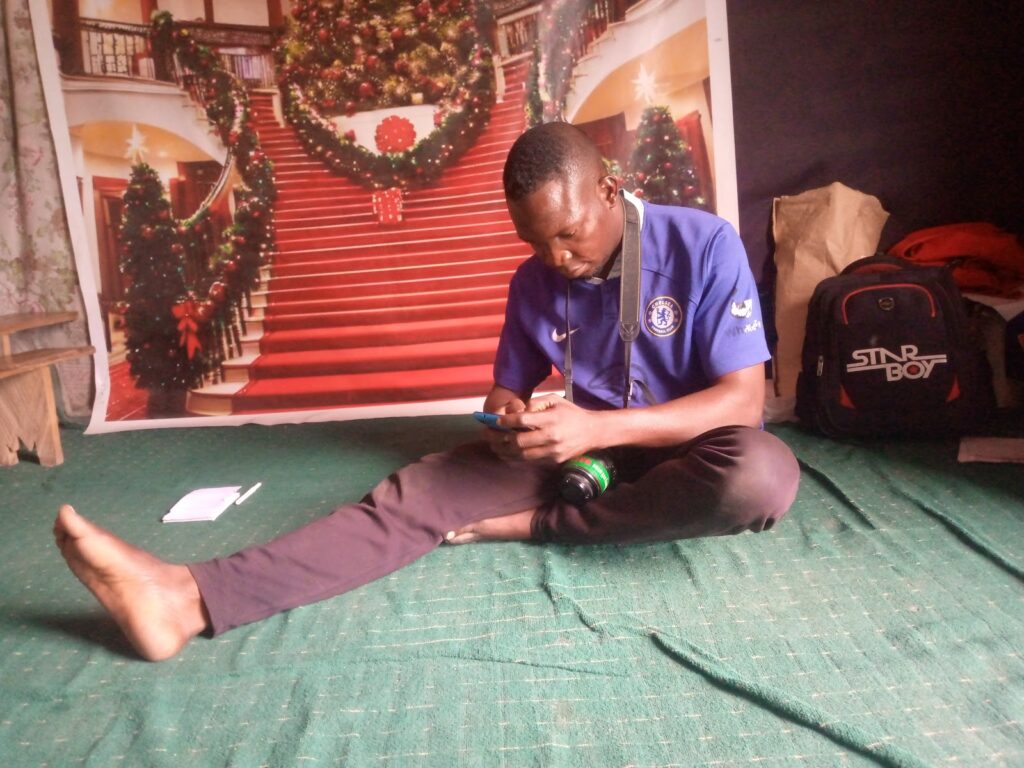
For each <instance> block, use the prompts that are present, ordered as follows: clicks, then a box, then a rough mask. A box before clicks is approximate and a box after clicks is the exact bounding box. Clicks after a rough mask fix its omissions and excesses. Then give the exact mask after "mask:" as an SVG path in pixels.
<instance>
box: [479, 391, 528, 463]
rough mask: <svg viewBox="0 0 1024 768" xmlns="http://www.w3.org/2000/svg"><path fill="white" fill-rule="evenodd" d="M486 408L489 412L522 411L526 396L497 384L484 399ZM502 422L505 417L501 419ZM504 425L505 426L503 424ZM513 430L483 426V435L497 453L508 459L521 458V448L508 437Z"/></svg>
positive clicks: (510, 412) (524, 407) (502, 413)
mask: <svg viewBox="0 0 1024 768" xmlns="http://www.w3.org/2000/svg"><path fill="white" fill-rule="evenodd" d="M484 410H485V411H487V412H488V413H497V414H499V415H502V416H504V415H505V414H512V413H522V412H523V411H525V410H526V398H524V397H522V396H520V395H518V394H516V393H515V392H513V391H512V390H510V389H505V388H504V387H500V386H497V385H495V386H494V388H493V389H492V390H491V393H490V394H489V395H488V396H487V399H486V400H485V401H484ZM501 421H502V422H503V421H504V419H502V420H501ZM502 426H505V425H504V424H502ZM511 434H512V433H511V432H503V431H501V430H498V429H492V428H490V427H484V428H483V437H484V440H486V441H487V444H488V445H490V447H491V450H492V451H494V453H495V455H497V456H498V457H499V458H501V459H504V460H506V461H515V460H518V459H521V458H522V456H520V454H519V450H518V448H517V447H516V445H515V444H514V443H513V442H512V440H511V439H507V438H508V436H509V435H511Z"/></svg>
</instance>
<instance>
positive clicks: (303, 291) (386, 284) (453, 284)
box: [253, 270, 511, 307]
mask: <svg viewBox="0 0 1024 768" xmlns="http://www.w3.org/2000/svg"><path fill="white" fill-rule="evenodd" d="M510 277H511V272H509V271H507V270H501V271H497V272H484V273H481V274H478V275H461V274H460V275H453V276H450V277H431V278H427V279H425V280H383V281H376V282H369V283H357V284H352V283H344V284H341V285H336V286H322V287H316V288H293V289H287V290H282V289H278V290H275V291H274V292H273V294H269V293H264V294H260V293H254V294H253V302H254V303H256V302H261V301H262V302H263V303H262V306H265V307H275V306H277V304H278V302H281V303H288V302H290V301H318V300H330V301H341V300H345V299H350V298H356V297H360V296H377V295H380V294H381V293H382V292H385V291H387V292H388V295H390V296H392V297H399V296H402V295H404V294H406V293H417V292H419V291H424V290H430V289H442V290H453V291H454V290H458V291H470V292H473V291H477V290H481V289H487V288H493V287H496V286H497V287H500V288H503V289H507V288H508V283H509V278H510Z"/></svg>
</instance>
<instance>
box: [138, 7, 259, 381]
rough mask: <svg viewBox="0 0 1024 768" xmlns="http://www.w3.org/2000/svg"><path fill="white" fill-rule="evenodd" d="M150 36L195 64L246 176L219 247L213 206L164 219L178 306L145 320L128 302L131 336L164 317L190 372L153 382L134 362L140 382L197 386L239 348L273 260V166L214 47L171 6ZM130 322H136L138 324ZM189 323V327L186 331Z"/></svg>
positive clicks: (199, 86) (198, 91) (198, 93)
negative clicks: (252, 297) (254, 294)
mask: <svg viewBox="0 0 1024 768" xmlns="http://www.w3.org/2000/svg"><path fill="white" fill-rule="evenodd" d="M150 35H151V38H152V41H153V46H154V50H155V51H156V52H157V53H158V54H161V53H162V54H170V53H174V54H175V55H176V56H177V57H178V60H179V62H180V63H181V64H182V65H184V66H185V67H187V68H188V69H189V70H191V72H192V77H193V84H192V95H193V96H194V97H195V98H197V99H198V100H199V102H200V103H201V104H202V106H203V107H204V109H205V111H206V115H207V118H208V119H209V120H210V122H211V123H212V124H213V125H214V126H215V128H216V130H217V132H218V134H219V136H220V138H221V141H222V142H223V143H224V145H225V146H226V147H227V148H228V151H229V152H230V153H231V157H232V159H233V161H234V163H235V167H236V169H237V171H238V173H239V176H240V177H241V180H242V183H241V184H240V185H239V186H238V187H237V188H236V189H235V197H236V200H237V205H236V207H235V213H234V217H233V219H232V224H231V226H230V227H228V228H227V229H226V230H224V232H223V235H222V244H221V245H220V247H219V248H218V249H217V250H216V251H215V252H214V253H212V254H211V253H210V252H209V244H210V240H211V237H210V232H209V230H210V226H211V224H210V222H211V217H210V211H209V208H208V207H206V206H203V207H201V208H200V209H199V210H197V211H196V212H195V213H194V214H193V215H192V216H190V217H189V218H187V219H183V220H179V221H165V222H163V224H164V225H166V226H164V227H162V228H161V229H160V230H159V231H160V232H164V230H165V229H166V230H167V231H166V232H164V234H165V235H166V238H165V239H168V238H169V246H168V249H167V250H169V252H170V254H171V255H170V256H169V257H166V256H164V255H161V258H165V259H166V258H169V259H170V260H171V263H170V264H168V265H165V266H164V267H163V268H162V273H166V274H171V273H173V274H176V275H179V276H180V281H179V278H176V281H175V285H178V286H179V288H178V289H177V290H178V293H177V297H176V301H175V302H174V308H175V310H176V312H175V313H174V314H165V313H159V314H158V315H157V316H156V317H153V318H149V319H143V314H142V313H140V312H137V311H133V308H132V307H131V305H130V304H131V303H129V306H128V307H127V308H126V312H125V317H126V325H127V326H128V333H129V336H132V335H133V332H134V331H138V333H134V337H135V338H137V339H143V341H140V342H139V344H140V345H141V344H144V343H145V342H144V337H145V336H146V335H147V334H152V333H153V332H154V331H153V328H152V327H149V326H151V325H152V323H153V322H159V323H161V324H163V325H164V326H165V327H164V328H163V330H162V334H163V336H165V337H167V336H175V337H176V338H178V339H179V344H180V346H182V347H185V348H186V350H187V352H188V360H189V364H188V366H187V370H188V375H187V376H185V377H181V376H179V377H175V378H174V379H173V380H172V381H170V382H166V381H156V380H154V379H153V377H152V376H150V375H147V374H146V373H145V372H144V371H136V370H135V367H133V371H132V372H133V374H134V375H135V376H136V379H137V381H138V382H139V385H140V386H143V387H147V388H150V389H180V388H186V387H195V386H199V385H200V384H201V383H202V381H203V379H204V378H206V377H208V376H210V375H216V374H219V373H220V366H221V365H222V363H223V361H224V358H225V353H226V352H227V351H229V350H230V348H231V347H234V348H235V350H236V352H239V353H240V351H241V349H240V335H239V326H241V328H242V329H243V330H244V323H245V319H244V312H243V304H247V303H248V297H249V294H250V292H251V290H252V288H253V287H254V286H255V285H256V284H257V283H258V281H259V271H260V267H261V266H262V264H264V263H265V262H266V260H267V259H268V257H269V253H270V250H271V249H272V247H273V243H274V230H273V225H272V211H273V202H274V199H275V198H276V188H275V185H274V178H273V165H272V163H271V162H270V159H269V158H267V156H266V154H265V153H264V152H263V150H262V149H261V147H260V143H259V138H258V136H257V135H256V132H255V130H254V129H253V128H252V125H251V122H250V112H249V98H248V94H247V93H246V92H245V89H244V88H243V87H242V86H241V84H240V83H239V82H238V81H237V80H236V79H235V78H234V77H233V76H232V75H231V74H229V73H228V72H227V71H226V70H225V69H224V67H223V66H222V65H221V63H220V61H219V59H218V57H217V55H216V54H215V53H214V52H213V51H211V50H210V49H209V48H208V47H207V46H204V45H201V44H199V43H197V42H196V41H195V40H194V39H193V38H192V36H191V34H190V33H189V30H188V29H187V28H185V27H183V26H180V25H176V24H175V23H174V20H173V19H172V17H171V14H170V13H167V12H166V11H163V12H157V13H155V14H154V15H153V20H152V28H151V31H150ZM150 175H151V169H149V168H148V166H144V164H142V165H140V166H135V167H134V168H133V179H134V178H135V177H136V176H138V177H139V179H140V182H141V180H142V179H145V180H146V183H147V184H150V185H151V183H152V182H151V179H150V178H149V177H150ZM157 183H159V182H158V181H157ZM129 191H131V187H130V189H129ZM162 194H163V193H162V188H160V191H159V195H160V197H161V198H162ZM136 198H138V195H137V194H136V195H135V197H132V196H131V195H129V194H126V197H125V199H126V204H127V205H128V206H129V207H130V206H132V205H133V204H138V203H139V202H140V201H141V200H140V199H136ZM147 204H148V205H153V204H152V203H147ZM160 207H161V209H162V208H163V206H160ZM126 216H127V213H126ZM161 216H163V214H161ZM164 218H166V216H164ZM126 222H127V219H126ZM134 228H135V225H133V230H134ZM134 245H137V243H134V242H129V243H126V244H125V249H124V250H123V254H124V257H125V258H126V259H127V258H128V254H129V253H130V251H131V248H132V247H133V246H134ZM136 260H137V259H136ZM126 266H127V262H126ZM137 302H138V306H139V307H142V308H145V307H146V304H147V302H146V301H145V300H143V299H142V298H138V297H137ZM136 308H138V307H136ZM183 321H187V322H183ZM133 325H135V326H139V327H138V328H136V329H134V331H133V327H132V326H133ZM143 326H146V327H143ZM185 326H187V330H183V327H185ZM195 342H198V348H197V347H196V344H195ZM141 349H142V347H141V346H139V350H141ZM139 350H136V354H135V357H136V358H139V356H140V354H139ZM131 352H132V350H131V349H130V350H129V353H131Z"/></svg>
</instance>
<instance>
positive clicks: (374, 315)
mask: <svg viewBox="0 0 1024 768" xmlns="http://www.w3.org/2000/svg"><path fill="white" fill-rule="evenodd" d="M504 309H505V300H504V298H496V299H470V300H468V301H467V300H465V299H464V300H462V301H450V302H440V303H436V304H435V303H430V304H419V305H416V306H409V307H402V308H401V310H400V311H395V310H394V309H392V308H391V307H378V308H374V309H345V310H334V311H332V312H311V313H308V314H293V315H273V316H269V317H266V318H265V319H264V320H263V329H264V333H266V332H268V331H293V330H300V329H303V328H329V327H331V326H345V327H348V326H352V325H371V324H378V323H381V322H385V321H386V320H388V319H390V318H393V317H396V316H397V317H400V318H401V319H402V320H403V321H404V322H420V321H423V320H445V319H451V318H458V317H476V316H479V315H488V314H494V313H499V312H502V311H504Z"/></svg>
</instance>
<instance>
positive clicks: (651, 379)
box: [494, 195, 770, 409]
mask: <svg viewBox="0 0 1024 768" xmlns="http://www.w3.org/2000/svg"><path fill="white" fill-rule="evenodd" d="M627 201H628V202H627V205H629V204H633V205H637V206H638V208H639V209H640V215H641V224H640V243H641V254H642V255H641V259H642V269H641V303H640V326H641V329H640V336H639V337H638V338H637V340H636V341H635V342H634V343H633V349H632V365H631V366H630V368H631V371H630V373H631V378H632V379H633V380H634V382H636V383H637V384H639V386H634V387H633V394H632V400H631V404H632V405H645V404H646V405H652V404H654V403H662V402H667V401H669V400H673V399H675V398H677V397H682V396H683V395H688V394H692V393H694V392H699V391H700V390H702V389H706V388H707V387H708V386H709V385H710V384H711V382H712V381H714V380H715V379H717V378H718V377H720V376H723V375H725V374H727V373H731V372H733V371H737V370H740V369H741V368H746V367H748V366H751V365H756V364H757V363H762V362H764V361H765V360H767V359H768V358H769V357H770V355H769V353H768V346H767V344H766V342H765V337H764V327H763V323H762V319H761V307H760V303H759V302H758V298H757V286H756V283H755V282H754V277H753V274H752V273H751V271H750V265H749V263H748V261H747V255H746V252H745V250H744V248H743V243H742V242H741V241H740V239H739V236H738V235H737V234H736V231H735V230H734V229H733V228H732V226H730V225H729V223H728V222H726V221H725V220H723V219H720V218H718V217H717V216H712V215H711V214H708V213H704V212H703V211H698V210H694V209H692V208H681V207H676V206H663V205H653V204H650V203H645V202H640V201H638V200H637V199H636V198H633V197H632V196H630V195H627ZM620 282H621V278H620V277H617V276H616V277H611V278H609V279H607V280H599V279H590V280H574V281H572V284H571V286H569V290H570V302H569V323H568V324H567V323H566V313H565V308H566V306H565V305H566V302H565V295H566V287H567V284H568V283H569V281H568V280H566V278H564V277H563V276H562V275H560V274H558V273H557V272H555V271H554V270H550V269H548V268H546V267H545V266H544V264H543V263H542V261H541V260H540V258H539V257H538V256H536V255H534V256H531V257H530V258H529V259H527V260H526V261H525V262H523V264H521V265H520V266H519V268H518V269H517V270H516V273H515V275H514V276H513V278H512V282H511V285H510V286H509V298H508V305H507V307H506V310H505V325H504V327H503V329H502V332H501V341H500V343H499V345H498V353H497V358H496V360H495V363H494V381H495V383H496V384H498V385H500V386H502V387H506V388H507V389H510V390H512V391H514V392H532V391H533V389H534V388H535V387H536V386H537V385H538V384H540V382H541V381H543V380H544V379H545V378H547V377H548V376H549V375H550V373H551V366H552V365H554V366H555V367H556V368H557V369H558V370H559V371H560V372H562V373H563V374H564V360H565V339H566V333H567V331H568V332H569V333H571V334H572V363H573V384H574V386H573V394H574V401H575V402H576V403H577V404H579V405H581V406H582V407H584V408H591V409H604V408H618V407H621V406H622V403H623V394H624V390H625V375H624V365H623V362H624V361H623V344H622V340H621V339H620V338H619V329H618V324H619V286H620Z"/></svg>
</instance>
